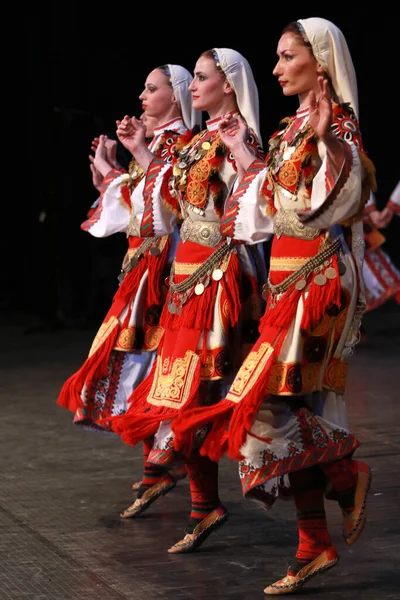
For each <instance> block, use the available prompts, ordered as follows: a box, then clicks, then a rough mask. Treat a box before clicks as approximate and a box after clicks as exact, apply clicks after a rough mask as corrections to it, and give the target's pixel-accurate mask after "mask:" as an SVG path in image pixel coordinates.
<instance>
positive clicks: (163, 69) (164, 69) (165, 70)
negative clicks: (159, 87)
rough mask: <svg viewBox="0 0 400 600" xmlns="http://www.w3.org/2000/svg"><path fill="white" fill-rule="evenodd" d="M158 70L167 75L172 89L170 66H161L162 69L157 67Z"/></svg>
mask: <svg viewBox="0 0 400 600" xmlns="http://www.w3.org/2000/svg"><path fill="white" fill-rule="evenodd" d="M156 68H157V69H158V70H159V71H161V72H162V73H163V74H164V75H165V77H166V78H167V79H168V83H169V85H170V86H171V87H172V78H171V71H170V70H169V66H168V65H161V66H160V67H156Z"/></svg>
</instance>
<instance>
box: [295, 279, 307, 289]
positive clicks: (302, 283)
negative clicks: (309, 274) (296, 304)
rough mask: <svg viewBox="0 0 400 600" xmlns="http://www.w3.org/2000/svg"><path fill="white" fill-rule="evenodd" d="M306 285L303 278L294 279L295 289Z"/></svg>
mask: <svg viewBox="0 0 400 600" xmlns="http://www.w3.org/2000/svg"><path fill="white" fill-rule="evenodd" d="M306 285H307V281H306V280H305V279H299V280H298V281H296V285H295V286H294V287H295V288H296V290H299V291H300V290H304V288H305V287H306Z"/></svg>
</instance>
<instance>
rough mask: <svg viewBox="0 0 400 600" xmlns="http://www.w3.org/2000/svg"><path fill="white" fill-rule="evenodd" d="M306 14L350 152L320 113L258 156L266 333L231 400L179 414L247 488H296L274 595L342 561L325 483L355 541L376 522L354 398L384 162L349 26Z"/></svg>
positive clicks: (285, 131)
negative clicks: (283, 578)
mask: <svg viewBox="0 0 400 600" xmlns="http://www.w3.org/2000/svg"><path fill="white" fill-rule="evenodd" d="M298 23H299V24H300V27H299V31H300V32H303V34H304V35H305V36H306V39H307V40H309V42H310V43H311V46H312V50H313V54H314V56H315V58H316V60H317V61H318V62H319V64H320V65H321V66H322V67H323V69H324V70H325V71H326V72H327V74H328V75H329V76H330V79H331V81H332V85H333V89H334V91H335V93H336V96H337V98H336V100H337V101H335V102H334V103H333V124H332V130H333V131H334V132H335V134H336V135H337V136H338V137H339V138H340V139H341V140H342V143H343V147H344V150H345V159H344V162H343V165H342V168H341V170H340V172H336V171H335V168H334V167H333V164H332V163H331V161H330V160H329V158H328V155H327V152H326V147H325V145H324V143H323V142H321V141H320V140H318V139H317V137H316V136H315V134H314V132H313V130H312V129H311V127H310V125H309V123H308V118H309V108H306V109H301V110H300V109H299V110H298V111H297V113H296V115H295V116H293V117H290V118H288V119H285V120H284V121H283V122H282V127H281V129H280V130H279V131H277V132H276V133H275V134H274V135H273V136H272V138H271V139H270V141H269V153H268V157H267V162H266V164H265V163H264V162H262V161H258V160H255V161H254V162H253V163H252V164H251V165H250V167H249V169H248V171H247V173H246V174H245V175H244V177H243V179H242V182H241V184H240V185H239V187H238V188H237V189H236V191H235V192H234V194H233V196H232V198H231V199H230V203H231V204H235V205H237V206H238V214H239V218H240V213H241V211H242V212H244V211H246V214H247V215H249V214H253V217H254V218H253V224H252V225H253V228H254V231H257V232H258V233H259V234H260V232H261V231H264V232H265V233H271V234H272V233H273V234H274V237H273V241H272V247H271V256H270V271H269V280H268V283H267V285H266V286H265V290H264V296H265V299H266V302H267V306H266V311H265V314H264V315H263V317H262V319H261V324H260V336H259V338H258V340H257V342H256V343H255V345H254V346H253V348H252V350H251V352H250V353H249V354H248V356H247V358H246V359H245V360H244V362H243V365H242V366H241V368H240V370H239V372H238V374H237V375H236V377H235V379H234V381H233V383H232V385H231V387H230V389H229V391H228V393H227V395H226V398H225V399H224V400H222V401H221V402H219V403H218V404H216V405H214V406H211V407H207V408H204V407H202V408H197V409H193V410H192V411H189V412H188V414H187V415H186V418H185V420H183V419H180V418H178V419H176V420H175V421H174V423H173V430H174V432H175V436H176V440H177V443H178V444H179V442H180V440H181V437H182V436H187V435H188V432H189V431H192V432H193V431H197V429H198V428H199V427H202V426H204V425H205V424H206V423H210V422H213V423H214V424H213V427H212V429H211V432H210V433H209V434H208V436H207V437H206V439H205V442H204V444H203V445H202V448H201V453H202V454H205V455H207V456H209V457H211V458H212V459H214V460H218V459H219V458H220V457H221V456H222V455H223V454H224V453H225V452H227V453H228V455H229V456H230V457H231V458H236V459H237V460H238V461H239V474H240V478H241V481H242V489H243V493H244V495H245V496H246V497H248V498H252V499H255V500H257V501H259V502H261V503H262V504H263V506H265V507H270V506H272V504H273V503H274V500H275V499H276V498H277V497H278V496H288V495H289V494H293V495H294V499H295V503H296V508H297V511H298V522H299V538H300V545H299V549H298V552H297V554H296V560H297V562H298V563H299V564H298V567H297V568H294V570H292V571H291V572H290V577H292V579H290V578H289V579H288V581H287V582H286V583H284V584H281V583H279V584H277V585H276V586H275V588H274V589H271V586H270V588H267V589H266V590H265V592H266V593H271V594H277V593H289V592H292V591H294V590H295V589H297V588H298V587H301V585H302V584H303V583H304V581H305V580H306V579H307V578H309V577H310V576H311V575H312V574H313V573H314V572H317V570H318V569H322V570H323V569H325V568H329V567H328V565H330V566H333V565H334V564H335V563H336V562H337V553H336V550H335V549H334V548H333V547H332V545H331V542H330V538H329V533H328V531H327V527H326V517H325V512H324V505H323V490H322V487H324V488H325V492H326V493H327V494H328V496H329V497H331V498H335V499H336V500H338V501H339V504H340V506H341V508H342V510H343V515H344V516H343V519H344V535H345V539H346V542H347V543H348V544H350V543H352V542H353V541H355V539H356V538H357V537H358V535H359V532H360V531H361V529H362V526H363V524H364V522H365V498H366V494H367V491H368V487H369V480H370V471H369V468H368V467H367V466H366V465H364V464H363V463H356V461H352V460H349V458H348V457H351V455H352V454H353V452H354V451H355V449H356V448H357V447H358V445H359V442H358V440H357V439H356V438H355V436H354V435H353V434H352V433H351V432H350V431H348V426H347V416H346V407H345V401H344V396H343V394H344V388H345V381H346V373H347V364H348V360H349V358H350V356H351V355H352V353H353V349H354V346H355V344H356V343H357V341H358V337H359V326H360V319H361V316H362V314H363V312H364V308H365V297H364V290H363V285H362V260H363V250H364V238H363V231H362V212H363V208H364V204H365V202H366V200H367V198H368V196H369V193H370V189H371V185H374V176H373V175H374V169H373V165H372V163H371V162H370V161H369V159H368V158H367V156H366V155H365V153H364V151H363V148H362V140H361V135H360V131H359V127H358V120H357V111H358V104H357V88H356V81H355V74H354V69H353V66H352V62H351V58H350V54H349V52H348V49H347V45H346V42H345V40H344V37H343V35H342V33H341V32H340V31H339V30H338V29H337V28H336V26H334V25H333V24H332V23H330V22H329V21H325V20H324V19H305V20H301V21H299V22H298ZM247 226H248V227H250V223H249V220H247ZM188 427H189V430H188ZM339 459H342V460H339ZM316 466H318V468H316ZM357 473H358V475H357ZM355 486H357V488H356V494H357V502H356V503H355V501H354V489H355ZM355 504H356V505H355ZM307 511H311V512H310V516H309V517H307ZM317 558H318V560H317V563H314V562H313V561H314V559H317ZM306 565H311V566H310V567H309V568H308V569H306ZM303 567H304V569H305V570H303V571H302V572H301V573H300V575H298V576H297V573H298V571H299V569H301V568H303Z"/></svg>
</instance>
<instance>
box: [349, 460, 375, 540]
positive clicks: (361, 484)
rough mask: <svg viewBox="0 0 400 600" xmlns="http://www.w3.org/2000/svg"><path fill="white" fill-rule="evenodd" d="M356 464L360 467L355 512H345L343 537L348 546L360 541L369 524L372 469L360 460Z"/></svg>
mask: <svg viewBox="0 0 400 600" xmlns="http://www.w3.org/2000/svg"><path fill="white" fill-rule="evenodd" d="M354 462H355V463H356V464H357V467H358V478H357V485H356V491H355V499H354V510H353V511H352V512H351V513H344V512H343V537H344V539H345V542H346V544H347V545H348V546H351V544H354V542H355V541H356V540H357V539H358V537H359V535H360V533H361V532H362V530H363V529H364V526H365V524H366V522H367V506H366V504H367V495H368V491H369V488H370V486H371V479H372V473H371V469H370V468H369V466H368V465H367V464H366V463H364V462H361V461H359V460H355V461H354Z"/></svg>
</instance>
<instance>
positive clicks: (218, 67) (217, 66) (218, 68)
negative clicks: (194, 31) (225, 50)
mask: <svg viewBox="0 0 400 600" xmlns="http://www.w3.org/2000/svg"><path fill="white" fill-rule="evenodd" d="M200 56H204V58H209V59H210V60H212V61H214V65H215V70H216V71H218V73H220V74H221V76H222V77H223V78H224V79H226V75H225V73H224V71H223V70H222V67H221V63H220V61H219V56H218V54H217V52H216V51H215V50H214V48H212V49H211V50H206V51H205V52H203V53H202V54H200Z"/></svg>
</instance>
